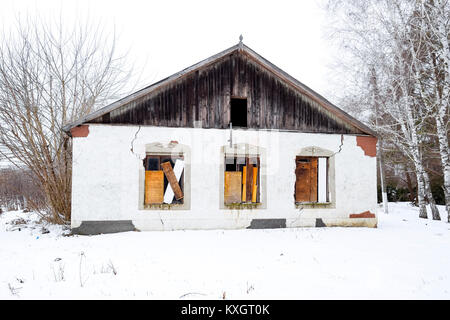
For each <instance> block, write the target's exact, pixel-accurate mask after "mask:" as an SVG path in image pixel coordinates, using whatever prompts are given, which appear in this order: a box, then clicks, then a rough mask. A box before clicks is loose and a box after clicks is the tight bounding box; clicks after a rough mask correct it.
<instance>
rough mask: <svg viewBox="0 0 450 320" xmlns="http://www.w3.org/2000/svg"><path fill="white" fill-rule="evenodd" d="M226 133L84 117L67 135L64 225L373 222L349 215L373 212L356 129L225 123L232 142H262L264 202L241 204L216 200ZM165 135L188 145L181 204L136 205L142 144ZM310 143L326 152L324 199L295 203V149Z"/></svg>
mask: <svg viewBox="0 0 450 320" xmlns="http://www.w3.org/2000/svg"><path fill="white" fill-rule="evenodd" d="M229 138H230V132H229V130H220V129H202V128H167V127H146V126H141V127H139V126H118V125H99V124H98V125H97V124H95V125H93V124H90V125H89V135H88V136H87V137H75V138H73V179H72V227H78V226H79V225H80V224H81V222H82V221H88V220H89V221H98V220H132V221H133V224H134V225H135V227H136V228H137V229H139V230H176V229H217V228H220V229H234V228H246V227H248V226H249V225H250V223H251V220H252V219H280V218H285V219H286V226H287V227H301V226H315V223H316V218H321V219H322V220H323V222H324V223H325V224H326V225H329V226H332V225H334V226H352V225H361V226H375V225H376V218H358V219H350V218H349V215H350V214H357V213H362V212H365V211H370V212H372V213H375V212H376V158H375V157H369V156H366V155H365V154H364V151H363V150H362V149H361V148H360V147H359V146H357V145H356V136H352V135H344V136H343V140H341V135H340V134H309V133H297V132H280V131H271V130H239V129H237V130H233V140H232V141H233V144H248V145H250V146H258V147H259V148H260V149H261V150H264V152H262V154H261V156H260V157H261V158H262V159H261V165H262V166H263V168H261V174H263V175H264V177H261V179H262V180H263V179H264V180H265V182H264V184H262V186H263V187H265V190H262V192H263V193H264V195H265V196H264V197H262V199H264V200H263V201H264V204H263V206H262V208H259V209H242V210H231V209H227V208H223V207H222V208H221V206H220V205H219V204H220V198H221V192H223V191H222V190H223V187H221V183H223V182H222V181H223V177H222V175H223V166H221V164H222V165H223V153H222V152H221V150H223V149H224V147H225V146H227V145H229ZM171 141H177V142H178V143H179V144H182V145H184V146H188V148H189V149H190V157H189V158H190V160H189V161H190V163H189V164H188V165H190V186H189V189H190V199H189V203H190V206H189V209H188V210H154V209H152V210H144V209H143V208H142V205H140V201H142V195H141V193H142V188H140V182H139V181H140V179H142V177H140V175H141V174H142V165H143V163H142V159H143V158H144V157H145V153H146V145H148V144H151V143H161V144H163V145H167V144H169V143H170V142H171ZM341 141H342V142H343V143H342V145H341ZM311 146H317V147H320V148H321V149H324V150H328V151H329V152H332V153H333V154H334V156H333V157H334V166H335V172H334V183H335V202H334V203H333V205H332V206H331V207H317V208H299V207H298V206H296V205H295V202H294V184H295V157H296V155H298V154H299V153H300V152H301V150H302V149H304V148H307V147H311ZM221 168H222V169H221ZM186 183H189V182H188V181H185V184H186Z"/></svg>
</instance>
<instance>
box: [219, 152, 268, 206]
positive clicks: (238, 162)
mask: <svg viewBox="0 0 450 320" xmlns="http://www.w3.org/2000/svg"><path fill="white" fill-rule="evenodd" d="M224 185H225V187H224V202H225V204H237V203H259V202H260V159H259V157H256V156H226V157H225V180H224Z"/></svg>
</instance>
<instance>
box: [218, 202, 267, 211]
mask: <svg viewBox="0 0 450 320" xmlns="http://www.w3.org/2000/svg"><path fill="white" fill-rule="evenodd" d="M261 206H262V203H229V204H225V208H227V209H232V210H246V209H258V208H260V207H261Z"/></svg>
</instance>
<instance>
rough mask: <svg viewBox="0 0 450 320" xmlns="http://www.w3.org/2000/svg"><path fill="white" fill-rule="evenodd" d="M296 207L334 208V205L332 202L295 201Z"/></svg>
mask: <svg viewBox="0 0 450 320" xmlns="http://www.w3.org/2000/svg"><path fill="white" fill-rule="evenodd" d="M295 208H296V209H301V208H307V209H312V208H322V209H323V208H334V205H333V203H332V202H297V203H295Z"/></svg>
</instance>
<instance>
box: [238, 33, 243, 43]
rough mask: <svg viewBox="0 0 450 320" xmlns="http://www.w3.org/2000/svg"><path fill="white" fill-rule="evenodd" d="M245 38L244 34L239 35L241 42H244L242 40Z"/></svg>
mask: <svg viewBox="0 0 450 320" xmlns="http://www.w3.org/2000/svg"><path fill="white" fill-rule="evenodd" d="M243 39H244V37H243V36H242V34H241V35H240V36H239V43H242V40H243Z"/></svg>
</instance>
